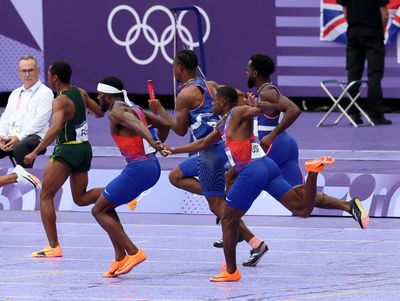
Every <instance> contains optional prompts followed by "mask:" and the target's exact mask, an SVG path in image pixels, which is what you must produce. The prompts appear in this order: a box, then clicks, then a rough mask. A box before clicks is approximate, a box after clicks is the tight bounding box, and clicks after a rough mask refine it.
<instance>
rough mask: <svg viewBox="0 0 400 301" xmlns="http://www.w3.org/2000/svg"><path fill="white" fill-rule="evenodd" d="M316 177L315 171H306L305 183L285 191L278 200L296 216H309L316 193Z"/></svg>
mask: <svg viewBox="0 0 400 301" xmlns="http://www.w3.org/2000/svg"><path fill="white" fill-rule="evenodd" d="M317 177H318V173H316V172H310V173H308V177H307V180H306V183H305V184H304V185H301V186H298V187H295V188H292V189H290V190H289V191H288V192H286V193H285V194H284V195H283V196H282V197H281V199H280V200H279V201H280V202H281V204H282V205H283V206H285V207H286V208H287V209H289V210H290V211H291V212H292V213H294V214H295V215H296V216H300V217H308V216H310V214H311V212H312V210H313V208H314V204H315V199H316V194H317Z"/></svg>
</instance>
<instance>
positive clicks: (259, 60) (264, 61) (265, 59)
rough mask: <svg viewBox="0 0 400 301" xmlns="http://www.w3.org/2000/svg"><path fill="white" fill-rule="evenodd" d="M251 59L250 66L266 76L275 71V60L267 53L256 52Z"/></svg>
mask: <svg viewBox="0 0 400 301" xmlns="http://www.w3.org/2000/svg"><path fill="white" fill-rule="evenodd" d="M250 61H251V64H250V66H251V67H253V68H254V70H256V71H257V72H258V74H260V75H261V76H262V77H264V78H266V77H269V76H270V75H271V74H272V73H274V72H275V62H274V60H273V59H271V58H270V57H269V56H267V55H264V54H254V55H252V56H251V57H250Z"/></svg>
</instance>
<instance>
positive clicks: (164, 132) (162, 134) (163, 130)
mask: <svg viewBox="0 0 400 301" xmlns="http://www.w3.org/2000/svg"><path fill="white" fill-rule="evenodd" d="M143 113H144V115H145V116H146V120H147V122H148V123H149V124H151V125H152V126H154V127H155V128H156V129H157V136H158V138H160V141H161V142H164V141H165V140H167V137H168V134H169V129H170V128H171V127H170V125H169V124H168V122H167V121H166V120H164V119H162V118H160V117H159V116H157V115H154V114H153V113H150V112H146V111H143Z"/></svg>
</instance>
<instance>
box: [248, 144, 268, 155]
mask: <svg viewBox="0 0 400 301" xmlns="http://www.w3.org/2000/svg"><path fill="white" fill-rule="evenodd" d="M262 157H265V152H264V150H263V149H262V147H261V145H260V144H259V143H257V142H252V143H251V158H252V159H258V158H262Z"/></svg>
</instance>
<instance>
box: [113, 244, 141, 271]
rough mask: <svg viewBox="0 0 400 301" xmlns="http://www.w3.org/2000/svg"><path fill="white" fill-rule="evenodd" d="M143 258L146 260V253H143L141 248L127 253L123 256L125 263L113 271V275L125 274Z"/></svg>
mask: <svg viewBox="0 0 400 301" xmlns="http://www.w3.org/2000/svg"><path fill="white" fill-rule="evenodd" d="M145 260H146V254H145V253H144V251H143V249H139V250H138V252H137V253H136V254H134V255H127V256H126V257H125V258H124V261H125V264H124V265H123V266H122V267H121V268H119V269H118V270H117V271H116V272H115V275H116V276H119V275H123V274H127V273H129V272H130V271H131V270H132V269H133V268H134V267H135V266H137V265H138V264H139V263H141V262H143V261H145Z"/></svg>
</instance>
